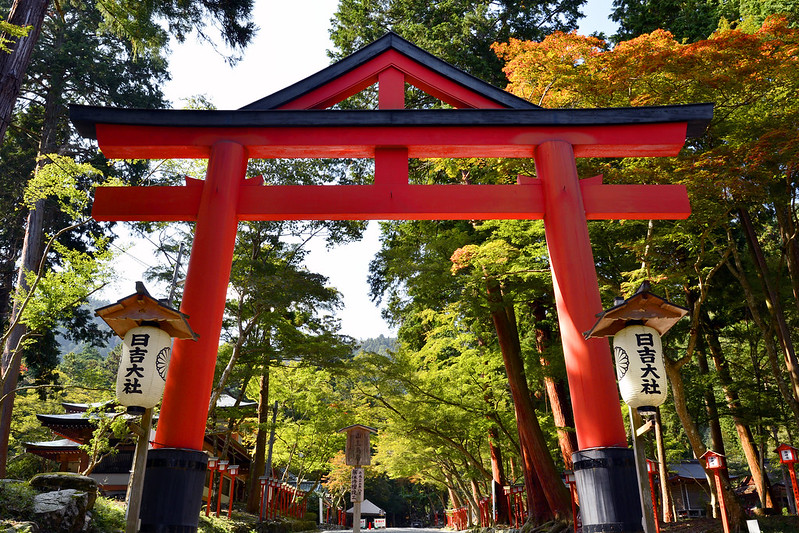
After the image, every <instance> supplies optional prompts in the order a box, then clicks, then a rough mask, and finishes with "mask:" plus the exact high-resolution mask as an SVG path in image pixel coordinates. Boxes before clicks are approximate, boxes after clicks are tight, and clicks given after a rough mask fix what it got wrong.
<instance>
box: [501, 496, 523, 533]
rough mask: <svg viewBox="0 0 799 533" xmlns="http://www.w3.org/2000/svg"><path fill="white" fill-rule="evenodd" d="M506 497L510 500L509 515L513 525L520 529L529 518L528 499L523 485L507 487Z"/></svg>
mask: <svg viewBox="0 0 799 533" xmlns="http://www.w3.org/2000/svg"><path fill="white" fill-rule="evenodd" d="M505 496H506V497H507V498H508V514H509V515H510V521H511V525H512V526H513V527H515V528H517V529H518V528H520V527H521V526H522V525H524V522H525V520H526V518H527V505H526V504H527V497H526V496H525V490H524V486H523V485H513V486H511V487H505Z"/></svg>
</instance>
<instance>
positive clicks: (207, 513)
mask: <svg viewBox="0 0 799 533" xmlns="http://www.w3.org/2000/svg"><path fill="white" fill-rule="evenodd" d="M214 472H216V468H211V480H210V481H209V482H208V501H207V502H205V516H210V514H211V493H212V492H213V491H214Z"/></svg>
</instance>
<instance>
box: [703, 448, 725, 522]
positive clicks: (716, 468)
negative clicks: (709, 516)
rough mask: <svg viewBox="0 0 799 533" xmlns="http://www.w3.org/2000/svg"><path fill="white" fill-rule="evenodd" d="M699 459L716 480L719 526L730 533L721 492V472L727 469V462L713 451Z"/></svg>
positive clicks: (722, 492) (707, 452)
mask: <svg viewBox="0 0 799 533" xmlns="http://www.w3.org/2000/svg"><path fill="white" fill-rule="evenodd" d="M700 459H704V460H705V463H706V464H707V469H708V470H710V471H711V472H713V475H714V477H715V480H716V489H717V492H718V495H719V511H720V513H719V514H721V525H722V527H723V528H724V533H730V531H731V529H730V520H729V518H728V517H727V506H726V504H725V502H724V491H723V490H721V471H722V470H724V469H725V468H727V462H726V461H725V460H724V456H723V455H721V454H720V453H716V452H714V451H713V450H708V451H706V452H705V453H704V454H703V455H702V457H700Z"/></svg>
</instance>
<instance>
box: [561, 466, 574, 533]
mask: <svg viewBox="0 0 799 533" xmlns="http://www.w3.org/2000/svg"><path fill="white" fill-rule="evenodd" d="M563 477H564V480H565V481H566V484H567V485H568V486H569V495H570V496H571V501H572V519H573V520H574V533H577V498H575V494H574V491H575V485H576V483H577V482H576V480H575V479H574V471H572V470H564V471H563Z"/></svg>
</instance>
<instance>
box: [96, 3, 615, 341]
mask: <svg viewBox="0 0 799 533" xmlns="http://www.w3.org/2000/svg"><path fill="white" fill-rule="evenodd" d="M337 5H338V0H293V1H292V2H278V1H275V0H256V1H255V16H254V20H255V23H256V24H257V25H258V26H259V27H260V31H259V32H258V35H257V37H256V39H255V41H254V42H253V43H252V44H251V45H250V46H249V47H248V48H247V50H246V51H245V54H244V58H243V59H242V60H241V61H240V62H239V63H237V64H236V66H235V67H230V66H229V65H227V64H226V63H225V62H224V60H223V59H222V57H221V56H220V55H219V54H218V53H216V52H215V51H214V50H213V49H212V48H211V46H210V45H208V44H199V43H197V42H194V41H187V42H186V43H184V44H182V45H174V46H173V52H172V54H171V55H170V56H169V62H170V66H171V73H172V80H171V81H170V82H169V83H167V84H166V86H165V87H164V91H165V93H166V95H167V98H169V99H170V100H171V101H172V104H173V107H175V108H181V107H183V104H184V103H183V101H182V100H184V99H186V98H189V97H191V96H196V95H205V96H206V97H208V99H209V100H210V101H211V102H213V103H214V105H215V106H216V107H217V108H218V109H237V108H240V107H242V106H244V105H246V104H248V103H250V102H253V101H255V100H258V99H260V98H263V97H264V96H267V95H269V94H272V93H274V92H275V91H278V90H280V89H282V88H284V87H286V86H288V85H291V84H292V83H295V82H297V81H300V80H302V79H304V78H305V77H307V76H310V75H311V74H314V73H315V72H317V71H319V70H321V69H323V68H325V67H326V66H328V65H329V64H330V59H329V58H328V57H327V54H326V51H327V50H328V49H330V48H331V47H332V45H331V43H330V40H329V36H328V30H329V28H330V19H331V17H332V16H333V13H334V12H335V9H336V6H337ZM611 5H612V0H588V5H587V6H586V7H585V8H584V9H583V12H584V13H585V14H586V17H585V18H584V19H582V24H581V27H580V32H581V33H586V34H587V33H591V32H593V31H605V32H606V33H608V34H610V33H613V31H614V25H613V23H612V22H610V21H609V20H608V19H607V16H608V14H609V13H610V9H611ZM378 237H379V228H378V226H377V223H374V222H373V223H370V225H369V230H368V231H367V234H366V236H365V238H364V240H363V241H361V242H359V243H353V244H349V245H346V246H342V247H338V248H336V249H334V250H331V251H326V250H325V249H324V246H323V243H321V242H320V243H318V246H315V247H314V249H313V251H312V253H311V254H310V256H309V258H308V261H307V266H308V268H309V269H310V270H311V271H314V272H319V273H321V274H323V275H326V276H328V278H329V279H330V284H331V285H332V286H334V287H336V288H337V289H338V290H339V291H340V292H341V293H342V294H343V297H344V304H345V309H344V310H343V311H342V312H340V314H339V318H340V319H341V323H342V333H345V334H348V335H351V336H353V337H355V338H359V339H366V338H370V337H377V336H379V335H380V334H383V335H386V336H392V335H393V334H394V333H393V332H392V331H391V330H390V329H389V328H388V326H387V325H386V324H385V322H384V321H383V320H382V318H381V317H380V311H379V310H378V309H377V308H376V307H375V305H374V304H373V303H372V302H371V301H370V300H369V297H368V286H367V283H366V277H367V272H368V267H369V261H370V260H371V259H372V258H373V257H374V254H375V253H376V251H377V250H378V249H379V242H378ZM133 254H135V255H136V256H137V257H138V258H139V260H131V259H130V257H131V256H130V255H129V256H128V259H127V260H125V261H124V262H123V263H124V264H125V266H124V267H122V269H121V270H123V271H124V276H123V279H122V280H121V281H120V282H119V283H118V284H116V285H115V287H114V288H112V289H111V294H115V295H123V296H124V295H126V294H130V293H132V292H133V290H134V287H133V282H135V281H137V280H141V279H143V278H142V272H143V271H144V269H145V268H146V267H147V266H148V264H152V263H154V262H155V261H156V259H153V258H151V257H148V256H149V254H151V252H149V253H148V251H147V249H146V248H145V249H142V248H141V247H140V246H139V247H137V248H136V249H135V250H134V251H133ZM148 289H149V290H150V291H151V292H152V293H153V295H154V296H156V297H165V296H166V294H161V292H166V291H165V290H163V289H162V290H159V288H158V287H148ZM108 298H109V299H110V298H114V296H108Z"/></svg>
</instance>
